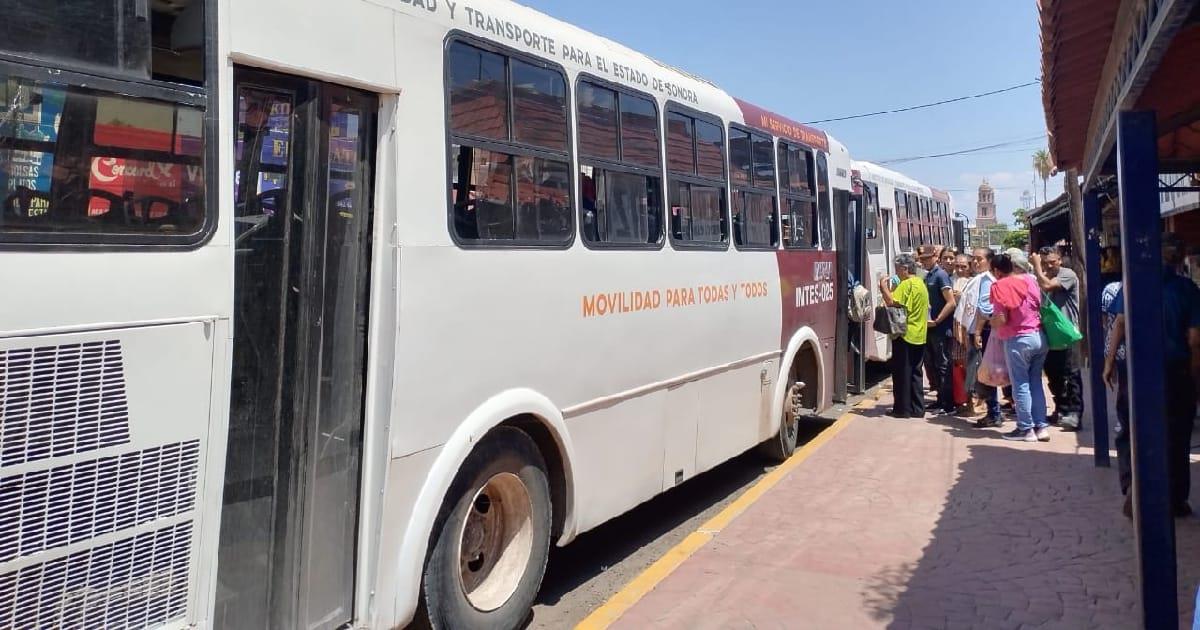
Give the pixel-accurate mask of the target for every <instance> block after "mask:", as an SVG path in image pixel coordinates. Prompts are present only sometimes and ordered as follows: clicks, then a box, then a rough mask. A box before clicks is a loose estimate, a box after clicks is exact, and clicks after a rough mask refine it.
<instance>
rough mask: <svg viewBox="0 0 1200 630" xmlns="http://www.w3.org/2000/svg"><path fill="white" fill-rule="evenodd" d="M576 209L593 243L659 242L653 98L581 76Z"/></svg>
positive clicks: (636, 245) (659, 188) (628, 245)
mask: <svg viewBox="0 0 1200 630" xmlns="http://www.w3.org/2000/svg"><path fill="white" fill-rule="evenodd" d="M576 108H577V110H578V112H579V157H580V166H579V170H580V178H581V179H582V180H583V183H584V186H585V187H586V188H588V189H589V192H585V193H584V198H583V203H582V204H581V207H580V212H581V215H582V219H581V221H582V223H583V240H584V243H586V244H587V245H589V246H592V247H625V248H648V247H649V248H653V247H658V246H659V244H660V243H662V237H663V232H664V227H663V220H662V212H663V206H662V176H661V175H662V170H661V169H662V160H661V158H660V146H661V144H660V140H659V124H658V123H659V121H658V107H657V105H655V103H654V101H653V99H651V98H649V97H646V96H643V95H640V94H636V93H633V92H628V91H625V90H623V89H621V90H618V89H616V88H612V87H609V86H607V85H605V84H601V83H600V82H598V81H594V80H589V79H580V81H579V86H578V89H577V90H576Z"/></svg>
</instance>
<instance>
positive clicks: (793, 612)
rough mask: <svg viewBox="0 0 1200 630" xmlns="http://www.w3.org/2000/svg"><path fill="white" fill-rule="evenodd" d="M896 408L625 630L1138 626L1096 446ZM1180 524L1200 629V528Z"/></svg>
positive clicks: (834, 449) (865, 415)
mask: <svg viewBox="0 0 1200 630" xmlns="http://www.w3.org/2000/svg"><path fill="white" fill-rule="evenodd" d="M890 404H891V403H890V397H889V394H888V393H887V392H886V391H885V392H884V394H883V396H882V397H881V398H880V399H879V400H878V401H875V402H868V404H867V405H865V406H860V408H858V409H856V410H855V412H854V413H855V414H856V415H855V416H853V417H852V419H849V420H848V421H847V422H848V424H846V426H844V428H843V430H842V431H841V432H840V433H839V434H838V435H836V436H835V437H834V438H833V439H832V440H831V441H829V442H828V443H826V444H825V445H824V446H822V447H821V448H820V449H819V450H817V451H816V452H815V453H813V454H812V455H811V456H810V457H809V459H807V460H805V461H803V462H802V463H801V464H800V465H799V466H798V467H796V468H795V469H794V470H792V471H791V473H790V474H789V475H787V476H786V477H785V478H783V479H782V480H780V481H779V482H778V484H777V485H775V486H774V487H773V488H771V489H770V490H768V491H767V492H766V494H764V495H763V496H762V498H761V499H759V500H758V501H757V502H756V503H754V504H753V505H751V506H750V507H749V508H748V509H747V510H746V511H745V512H744V513H743V514H742V515H741V516H740V517H738V518H737V519H736V520H735V521H733V522H732V523H730V524H729V525H728V526H727V527H725V528H724V529H723V530H721V531H720V532H719V533H718V534H716V535H715V537H714V538H713V539H712V540H711V541H710V542H708V544H706V545H704V546H703V547H702V548H700V549H699V550H697V551H696V552H695V553H694V555H691V556H690V557H689V558H688V559H687V560H685V561H684V562H683V563H682V564H681V565H680V566H679V567H678V568H677V569H676V570H675V571H673V572H672V573H670V574H669V575H667V576H666V577H665V578H664V579H663V580H662V581H661V582H659V583H658V584H657V586H656V587H655V588H654V589H653V590H652V591H650V592H649V593H648V594H647V595H646V596H645V597H644V598H642V599H641V600H640V601H638V602H637V603H636V604H634V605H633V607H632V608H630V609H629V610H627V611H626V612H625V614H624V615H623V616H622V617H621V618H620V619H619V620H618V621H617V622H616V623H615V624H614V627H616V628H631V629H632V628H648V627H654V628H689V629H690V628H875V627H887V628H968V627H979V628H1018V627H1047V628H1136V627H1139V626H1140V609H1139V607H1138V604H1137V593H1136V590H1135V586H1134V579H1135V578H1134V571H1135V567H1134V553H1133V527H1132V524H1131V523H1130V522H1129V521H1128V520H1127V519H1125V517H1123V516H1122V515H1121V511H1120V508H1121V494H1120V490H1119V489H1118V486H1117V479H1116V471H1115V468H1114V469H1097V468H1094V467H1093V465H1092V456H1091V450H1090V448H1089V446H1090V444H1091V442H1092V438H1091V435H1090V434H1088V433H1082V434H1070V433H1062V432H1059V431H1058V430H1057V429H1052V433H1053V439H1052V441H1051V442H1050V443H1048V444H1046V443H1037V444H1026V443H1018V442H1006V441H1003V440H1001V439H1000V433H1001V431H1000V430H997V429H975V428H974V427H973V426H971V425H970V424H968V423H967V422H966V421H964V420H960V419H955V418H949V417H934V418H930V419H928V420H925V421H918V420H894V419H891V418H888V417H887V416H886V415H885V414H886V411H887V409H888V408H889V407H890ZM1012 426H1013V425H1012V423H1011V421H1010V422H1009V423H1007V424H1006V425H1005V430H1008V429H1011V428H1012ZM1193 462H1194V464H1193V467H1192V468H1193V476H1194V477H1200V463H1195V462H1196V459H1195V458H1193ZM1114 465H1115V456H1114ZM1198 482H1200V479H1198ZM1195 487H1197V488H1200V483H1198V484H1196V486H1195ZM1198 495H1200V491H1197V492H1194V493H1193V501H1192V502H1193V505H1194V506H1197V507H1200V496H1198ZM1176 523H1177V529H1178V533H1177V539H1178V555H1179V559H1180V562H1179V572H1180V593H1179V605H1180V609H1181V611H1182V612H1181V616H1180V624H1181V626H1183V627H1188V628H1190V627H1191V618H1192V617H1191V615H1192V609H1193V606H1194V605H1195V601H1194V600H1195V594H1196V588H1197V583H1198V581H1200V562H1198V559H1200V519H1196V518H1191V519H1188V520H1186V521H1176Z"/></svg>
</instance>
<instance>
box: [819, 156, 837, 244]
mask: <svg viewBox="0 0 1200 630" xmlns="http://www.w3.org/2000/svg"><path fill="white" fill-rule="evenodd" d="M831 193H832V191H830V189H829V163H828V161H827V160H826V158H825V154H824V153H818V154H817V208H818V214H819V215H820V216H821V224H820V227H819V229H820V236H821V249H824V250H827V251H828V250H831V249H833V208H832V206H831V200H830V194H831Z"/></svg>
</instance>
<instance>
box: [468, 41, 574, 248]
mask: <svg viewBox="0 0 1200 630" xmlns="http://www.w3.org/2000/svg"><path fill="white" fill-rule="evenodd" d="M446 63H447V64H448V66H449V70H450V72H449V75H450V76H449V85H448V86H447V89H448V91H449V94H448V99H449V102H450V112H449V116H450V121H449V122H450V133H451V145H450V156H451V157H450V159H451V164H450V174H451V175H450V176H451V181H450V190H451V197H452V198H451V215H452V220H451V224H452V230H453V234H454V236H455V238H456V239H457V240H458V242H459V243H460V244H463V245H471V246H479V245H491V246H506V245H525V246H537V245H541V246H550V247H562V246H565V245H567V244H569V243H570V241H571V238H572V236H573V232H574V224H573V222H572V213H571V176H570V173H571V168H570V157H569V154H568V153H567V149H568V140H567V136H568V133H567V110H566V108H567V101H566V90H567V84H566V77H564V76H563V74H562V72H560V71H558V70H555V69H553V68H549V67H545V66H542V65H537V64H536V63H533V62H526V61H523V60H521V59H517V58H513V57H510V56H508V55H504V54H501V53H498V52H494V51H490V50H484V49H482V48H479V47H476V46H473V45H471V44H467V43H465V42H461V41H454V42H452V43H451V44H450V47H449V49H448V50H447V53H446ZM510 121H511V123H510Z"/></svg>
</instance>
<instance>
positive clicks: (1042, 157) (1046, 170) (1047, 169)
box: [1033, 149, 1054, 203]
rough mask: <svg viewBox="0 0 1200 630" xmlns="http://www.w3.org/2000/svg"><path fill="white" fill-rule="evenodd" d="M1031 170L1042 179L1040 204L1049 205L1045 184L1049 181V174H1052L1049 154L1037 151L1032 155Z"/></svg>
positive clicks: (1042, 150) (1044, 151) (1045, 151)
mask: <svg viewBox="0 0 1200 630" xmlns="http://www.w3.org/2000/svg"><path fill="white" fill-rule="evenodd" d="M1033 170H1034V171H1036V172H1037V176H1038V177H1040V178H1042V203H1049V202H1050V199H1049V198H1047V197H1046V182H1047V180H1049V179H1050V173H1052V172H1054V164H1053V163H1052V162H1051V161H1050V152H1049V151H1047V150H1045V149H1038V150H1037V152H1036V153H1034V154H1033Z"/></svg>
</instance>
